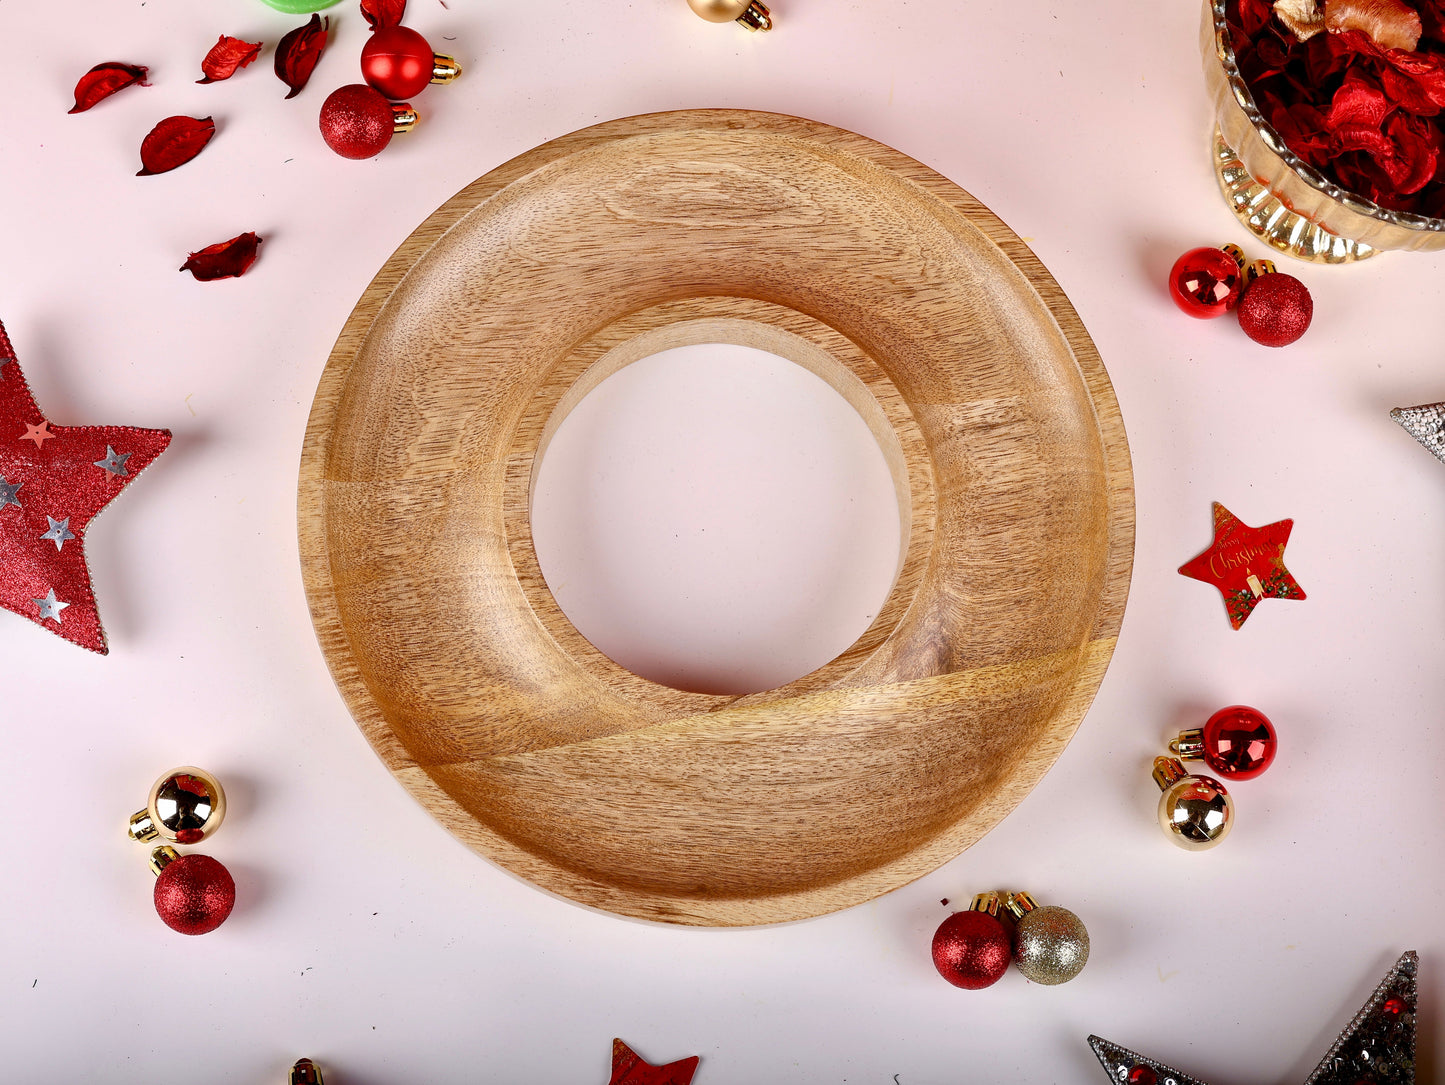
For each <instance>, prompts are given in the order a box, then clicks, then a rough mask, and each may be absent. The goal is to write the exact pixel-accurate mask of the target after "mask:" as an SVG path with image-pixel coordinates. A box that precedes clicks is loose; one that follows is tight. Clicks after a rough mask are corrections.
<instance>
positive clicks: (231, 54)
mask: <svg viewBox="0 0 1445 1085" xmlns="http://www.w3.org/2000/svg"><path fill="white" fill-rule="evenodd" d="M260 52H261V42H259V41H255V42H252V41H242V40H241V39H240V38H232V37H228V36H227V35H225V34H222V35H221V36H220V38H219V39H218V40H217V42H216V44H215V45H213V46H211V51H210V52H209V53H207V54H206V56H205V59H204V60H202V61H201V72H202V73H203V74H204V75H205V78H204V79H197V80H196V82H197V83H219V82H220V81H221V80H222V79H230V78H231V76H233V75H235V74H236V72H238V71H239V70H240V69H242V68H244V67H245V66H246V65H247V64H250V63H251V61H253V60H255V59H256V56H257V54H259V53H260Z"/></svg>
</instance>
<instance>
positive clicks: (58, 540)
mask: <svg viewBox="0 0 1445 1085" xmlns="http://www.w3.org/2000/svg"><path fill="white" fill-rule="evenodd" d="M46 519H47V520H49V521H50V530H49V531H47V532H46V533H45V534H44V535H42V536H40V537H41V538H42V539H49V540H50V541H51V542H53V543H54V544H55V549H57V550H60V549H63V548H64V546H65V544H66V543H67V542H69V541H70V540H71V539H73V538H75V536H74V535H72V534H71V533H70V517H69V516H67V517H66V518H65V519H64V520H57V519H56V518H55V517H53V516H47V517H46Z"/></svg>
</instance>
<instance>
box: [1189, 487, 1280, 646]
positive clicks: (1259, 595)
mask: <svg viewBox="0 0 1445 1085" xmlns="http://www.w3.org/2000/svg"><path fill="white" fill-rule="evenodd" d="M1293 527H1294V521H1293V520H1278V521H1276V522H1275V523H1272V524H1265V525H1264V527H1249V526H1247V525H1246V524H1244V523H1243V522H1242V521H1241V520H1239V518H1238V517H1236V516H1235V515H1234V514H1233V513H1231V512H1230V511H1229V510H1228V509H1226V508H1225V507H1224V506H1223V505H1221V504H1220V503H1219V502H1218V501H1216V502H1215V503H1214V542H1213V543H1212V544H1211V545H1210V547H1209V549H1208V550H1206V551H1204V553H1202V554H1200V555H1199V556H1198V557H1197V558H1195V559H1194V560H1193V561H1190V562H1187V563H1186V564H1184V565H1181V566H1180V567H1179V571H1180V572H1181V573H1183V574H1184V575H1185V576H1190V577H1193V578H1194V579H1195V580H1202V581H1204V582H1205V583H1206V584H1213V585H1214V586H1215V587H1216V588H1218V589H1219V594H1220V595H1222V596H1224V607H1225V609H1226V610H1227V611H1228V612H1229V624H1230V625H1232V626H1233V627H1234V628H1235V629H1238V628H1239V627H1240V626H1242V625H1243V624H1244V622H1245V619H1246V618H1248V617H1249V615H1250V613H1251V612H1252V611H1253V610H1254V608H1255V607H1256V606H1257V605H1258V604H1259V601H1260V600H1261V599H1303V598H1304V597H1305V593H1304V591H1303V590H1302V589H1301V588H1300V586H1299V585H1298V584H1296V583H1295V579H1294V577H1292V576H1290V575H1289V570H1288V569H1286V568H1285V567H1284V547H1285V543H1287V542H1289V533H1290V530H1291V529H1292V528H1293Z"/></svg>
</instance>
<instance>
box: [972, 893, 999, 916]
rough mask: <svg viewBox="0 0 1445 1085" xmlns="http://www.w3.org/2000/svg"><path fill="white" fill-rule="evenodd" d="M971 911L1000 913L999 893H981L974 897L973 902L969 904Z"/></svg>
mask: <svg viewBox="0 0 1445 1085" xmlns="http://www.w3.org/2000/svg"><path fill="white" fill-rule="evenodd" d="M968 910H969V911H970V912H987V913H988V914H989V915H991V916H997V915H998V894H997V893H979V894H978V895H977V896H976V897H974V898H973V903H972V904H970V905H969V906H968Z"/></svg>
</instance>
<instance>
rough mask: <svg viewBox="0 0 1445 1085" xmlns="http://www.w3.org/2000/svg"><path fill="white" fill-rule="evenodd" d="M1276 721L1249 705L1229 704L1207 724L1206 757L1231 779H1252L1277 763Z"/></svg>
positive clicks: (1216, 770)
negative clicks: (1275, 760) (1275, 761)
mask: <svg viewBox="0 0 1445 1085" xmlns="http://www.w3.org/2000/svg"><path fill="white" fill-rule="evenodd" d="M1278 745H1279V740H1278V739H1277V738H1276V737H1275V733H1274V724H1272V723H1270V722H1269V717H1267V716H1266V715H1265V714H1264V713H1263V712H1261V711H1259V710H1258V709H1255V708H1250V707H1249V706H1248V705H1242V704H1237V705H1230V706H1229V707H1228V708H1221V709H1220V710H1219V711H1218V712H1216V713H1215V714H1214V715H1212V716H1210V717H1209V720H1208V722H1206V723H1205V725H1204V760H1205V761H1206V762H1207V763H1208V764H1209V767H1210V768H1212V769H1213V770H1214V771H1215V772H1217V773H1219V775H1221V776H1223V777H1226V778H1227V779H1230V780H1252V779H1254V778H1255V777H1256V776H1258V775H1259V774H1260V773H1261V772H1263V771H1264V770H1265V769H1267V768H1269V766H1270V765H1271V764H1272V763H1273V762H1274V755H1275V750H1276V748H1277V746H1278Z"/></svg>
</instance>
